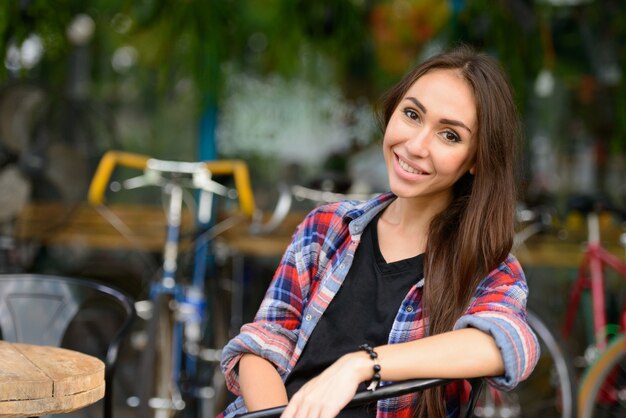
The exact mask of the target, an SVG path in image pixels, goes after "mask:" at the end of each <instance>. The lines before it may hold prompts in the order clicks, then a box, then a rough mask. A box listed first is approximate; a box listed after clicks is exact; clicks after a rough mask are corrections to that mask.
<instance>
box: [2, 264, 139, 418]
mask: <svg viewBox="0 0 626 418" xmlns="http://www.w3.org/2000/svg"><path fill="white" fill-rule="evenodd" d="M87 306H98V307H100V306H102V307H104V309H106V312H111V314H112V315H118V316H119V325H118V326H117V328H116V330H115V331H114V335H113V337H112V338H111V337H107V341H106V345H107V347H106V354H105V355H104V358H103V361H104V363H105V385H106V391H105V395H104V417H105V418H111V417H112V414H113V377H114V374H115V367H116V363H117V357H118V351H119V346H120V343H121V342H122V340H123V338H124V337H125V335H126V333H127V331H128V330H129V328H130V324H131V322H132V321H133V319H134V317H135V307H134V301H133V300H132V299H131V298H130V297H129V296H127V295H126V294H124V293H122V292H121V291H119V290H117V289H114V288H112V287H110V286H107V285H104V284H101V283H97V282H94V281H89V280H86V279H79V278H70V277H61V276H50V275H38V274H0V331H2V339H3V340H6V341H11V342H18V343H26V344H37V345H49V346H56V347H59V346H61V343H62V341H63V337H64V335H65V333H66V331H67V329H68V327H69V326H70V323H71V322H72V320H73V319H74V318H75V317H76V315H77V313H78V312H79V311H80V310H82V309H84V308H85V307H87ZM90 354H91V353H90Z"/></svg>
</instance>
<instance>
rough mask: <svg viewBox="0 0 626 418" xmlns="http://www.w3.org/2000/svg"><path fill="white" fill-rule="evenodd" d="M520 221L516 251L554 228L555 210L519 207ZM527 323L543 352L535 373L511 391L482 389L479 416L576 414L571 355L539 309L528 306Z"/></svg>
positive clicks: (570, 416)
mask: <svg viewBox="0 0 626 418" xmlns="http://www.w3.org/2000/svg"><path fill="white" fill-rule="evenodd" d="M517 218H518V221H519V222H520V223H522V224H524V225H525V226H524V227H523V228H522V229H520V230H519V231H518V232H517V233H516V236H515V240H514V248H513V252H515V251H516V250H517V249H519V248H520V247H521V246H523V245H525V243H526V241H527V240H528V239H529V238H531V237H532V236H534V235H536V234H540V233H543V232H546V231H549V230H550V229H552V222H553V214H552V211H551V210H549V209H548V208H547V207H538V208H534V209H527V208H520V210H519V211H518V214H517ZM527 316H528V324H529V325H530V327H531V328H532V329H533V331H534V332H535V335H536V336H537V339H538V340H539V344H540V347H541V356H540V358H539V361H538V363H537V366H536V367H535V370H534V371H533V373H532V374H531V375H530V376H529V377H528V379H526V380H525V381H523V382H520V384H519V385H518V386H517V387H516V388H515V389H514V390H512V391H511V392H501V391H498V390H496V389H494V388H492V387H489V388H487V389H486V390H484V391H483V393H482V395H481V398H480V399H479V400H478V404H477V406H476V408H475V412H474V413H475V415H476V416H477V417H499V418H513V417H533V418H534V417H542V418H546V417H561V418H573V417H575V416H576V407H577V403H576V397H577V385H576V377H575V372H574V366H573V364H572V361H571V358H570V356H569V355H568V354H567V353H566V351H565V350H564V349H563V347H564V345H563V343H562V341H561V339H560V336H559V335H558V334H557V333H554V332H552V331H551V330H552V329H554V328H553V327H552V326H549V325H548V324H547V323H546V321H545V320H543V319H542V318H541V317H540V316H539V315H538V314H537V313H536V312H533V311H532V310H530V309H527Z"/></svg>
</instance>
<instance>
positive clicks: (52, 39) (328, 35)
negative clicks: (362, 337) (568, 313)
mask: <svg viewBox="0 0 626 418" xmlns="http://www.w3.org/2000/svg"><path fill="white" fill-rule="evenodd" d="M0 36H1V39H0V57H2V65H0V270H1V271H2V272H3V273H15V272H32V273H54V274H61V275H68V276H82V277H89V278H93V279H94V280H103V281H107V282H110V283H112V284H114V285H115V286H118V287H120V288H122V289H123V290H125V291H127V292H128V293H129V294H131V295H132V296H133V297H135V298H137V299H138V300H139V299H142V298H145V297H146V295H147V288H148V287H147V284H146V283H148V282H149V281H150V280H151V279H152V277H153V276H154V275H155V273H156V272H157V270H158V264H159V260H160V257H161V253H162V251H161V249H162V248H163V241H164V236H165V232H164V224H165V221H164V219H163V211H162V210H161V208H160V206H159V205H158V203H159V202H158V199H157V200H156V202H157V204H156V205H153V204H154V195H152V194H150V193H149V192H145V193H144V191H142V192H136V193H130V192H128V191H126V192H124V193H121V194H120V195H119V196H117V195H116V196H115V197H111V202H112V205H114V204H117V205H118V206H117V208H118V209H119V210H118V212H116V213H117V215H118V216H119V217H120V218H122V219H123V221H124V225H125V226H128V228H127V229H128V230H130V235H132V237H131V238H129V237H128V234H126V235H125V234H124V232H123V231H122V232H120V228H114V227H112V226H111V223H110V222H109V221H110V219H109V220H107V219H105V218H104V217H103V216H102V215H101V214H99V213H97V212H95V211H94V210H93V209H90V208H89V205H88V204H87V203H86V199H87V198H86V196H87V190H88V187H89V184H90V182H91V179H92V176H93V174H94V171H95V169H96V166H97V164H98V161H99V160H100V158H101V157H102V155H103V154H104V153H105V152H106V151H109V150H123V151H127V152H132V153H139V154H144V155H148V156H151V157H155V158H159V159H165V160H177V161H198V160H216V159H239V160H243V161H245V162H246V163H247V165H248V167H249V170H250V176H251V180H252V188H253V191H254V197H255V200H256V204H257V206H258V207H259V209H260V211H261V212H262V213H264V214H265V216H266V217H267V216H269V215H268V214H269V213H270V212H271V211H272V209H273V208H274V207H275V205H276V202H277V200H278V198H279V193H278V188H277V185H278V184H279V183H287V184H300V185H305V186H309V187H314V188H318V189H324V190H328V191H333V192H341V193H348V192H350V193H376V192H380V191H384V190H385V189H386V187H387V185H386V180H385V168H384V163H383V161H382V157H381V155H380V150H379V147H380V142H381V137H382V134H381V130H380V127H379V126H378V124H377V121H376V111H377V105H378V99H379V98H380V96H381V94H382V93H383V92H384V91H385V90H386V89H387V88H388V87H390V86H391V85H392V84H393V83H395V82H396V81H397V80H398V79H399V78H400V77H401V76H402V75H403V74H404V72H405V71H406V70H407V69H408V68H410V67H411V66H413V65H414V64H416V63H418V62H420V61H421V60H423V59H424V58H425V57H428V56H430V55H432V54H434V53H436V52H438V51H440V50H441V49H443V48H446V47H448V46H451V45H455V44H458V43H466V44H469V45H472V46H475V47H476V48H478V49H480V50H482V51H484V52H487V53H489V54H491V55H493V56H495V57H496V58H497V59H499V60H500V62H501V63H502V65H503V66H504V68H505V69H506V71H507V72H508V74H509V76H510V80H511V82H512V85H513V87H514V90H515V94H516V100H517V103H518V106H519V109H520V112H521V114H522V117H523V122H524V144H523V147H522V151H521V153H520V154H519V156H518V158H519V163H520V167H521V168H522V170H521V171H522V177H521V185H522V187H521V195H520V207H522V208H529V209H532V208H541V210H542V211H543V212H542V213H544V214H548V215H549V217H550V218H549V220H548V222H547V223H548V224H549V225H550V226H551V227H554V229H552V230H551V231H550V232H548V233H547V234H539V235H537V236H533V237H532V238H531V239H529V241H528V242H526V243H525V245H524V246H522V247H520V250H519V253H518V257H519V258H520V259H521V260H522V262H523V264H524V266H525V269H526V271H527V273H528V276H529V282H530V283H531V289H533V296H532V297H531V301H530V305H531V306H536V307H538V308H539V310H543V311H544V313H545V314H546V315H547V316H548V317H551V318H553V319H554V321H555V322H558V321H559V318H560V315H562V312H563V309H564V306H565V304H566V298H565V293H566V289H567V286H568V285H569V284H570V283H571V281H572V280H573V278H574V276H575V273H574V272H575V269H576V266H577V264H578V263H579V261H580V259H581V254H582V252H581V243H583V242H584V241H585V239H586V234H587V230H586V229H585V224H584V219H583V217H581V216H578V217H577V216H576V215H575V214H572V213H570V209H571V207H572V204H573V203H572V202H574V203H575V202H576V200H577V199H580V196H582V195H586V196H594V197H597V198H600V199H601V200H602V201H604V202H607V205H609V202H610V205H611V206H612V207H615V208H618V210H622V211H623V208H624V207H625V204H626V181H625V180H626V117H625V116H626V80H625V79H624V76H625V75H626V50H625V48H626V2H624V1H622V0H602V1H600V0H316V1H301V0H265V1H255V0H178V1H173V0H80V1H77V0H57V1H54V2H52V1H45V0H7V1H3V2H0ZM155 207H156V209H155ZM291 209H292V210H291V212H290V215H289V216H287V218H286V220H285V222H284V223H283V224H282V225H281V226H280V227H278V228H277V229H276V230H275V231H274V232H273V233H271V234H266V235H265V236H264V237H259V236H250V235H249V231H246V230H245V229H243V228H242V229H241V230H237V229H234V230H233V231H234V232H233V231H230V233H229V235H228V236H227V237H225V238H224V239H220V240H216V245H217V246H216V247H215V248H213V249H212V254H213V255H212V257H211V258H210V263H209V264H210V265H211V266H213V267H211V266H210V267H209V268H208V270H209V271H210V272H211V274H212V275H216V276H219V277H220V280H221V282H220V283H222V284H218V285H215V286H216V288H219V289H222V290H223V288H228V289H230V290H232V289H233V286H240V290H241V292H239V293H238V295H239V296H238V297H239V298H240V299H239V300H238V302H236V301H235V302H232V304H234V305H236V306H238V309H239V311H237V312H235V313H233V312H232V311H228V310H225V311H220V312H222V313H221V314H220V315H222V316H225V317H227V319H225V320H224V319H223V321H225V322H227V323H228V329H229V330H226V331H224V335H223V336H222V337H223V338H226V337H227V336H228V334H229V333H230V334H232V333H233V332H234V331H233V330H234V329H236V328H237V326H238V325H239V324H240V322H241V321H243V320H249V319H250V318H251V316H252V315H253V314H254V312H255V310H256V307H257V306H258V302H259V301H260V298H261V297H262V294H263V290H264V288H265V287H266V286H267V284H268V282H269V280H270V279H271V275H272V272H273V269H274V268H275V266H276V263H277V262H278V258H279V257H280V254H281V252H282V250H283V249H284V246H285V245H286V243H287V242H288V239H289V236H290V234H291V232H292V231H293V227H294V226H295V224H296V223H297V220H299V219H301V218H302V216H304V214H305V212H306V210H308V208H306V207H305V206H302V207H301V208H300V207H298V206H297V205H296V206H292V208H291ZM528 219H530V218H528ZM528 219H526V221H527V220H528ZM522 221H524V219H522V220H521V221H520V222H521V223H522ZM602 227H603V235H602V236H603V238H605V240H606V246H607V247H608V248H609V249H610V250H611V251H612V252H613V253H615V254H618V255H619V256H620V257H622V256H623V254H624V253H623V248H621V247H620V244H619V237H620V234H621V233H622V232H623V231H624V229H623V228H624V226H623V221H622V220H621V219H618V218H617V217H616V216H614V215H611V216H608V217H606V218H603V219H602ZM127 232H128V231H127ZM222 238H223V237H222ZM257 240H258V241H257ZM183 267H184V266H183ZM234 272H235V273H234ZM235 275H237V277H239V279H237V280H238V281H237V282H236V283H234V284H233V282H232V280H233V277H234V276H235ZM224 282H227V283H226V284H224ZM228 283H230V284H228ZM618 285H621V283H619V282H618ZM622 287H623V286H622ZM216 288H214V289H213V290H214V291H215V292H220V291H222V290H219V289H218V290H215V289H216ZM557 295H558V297H555V296H557ZM228 297H230V296H228ZM220 309H221V308H220ZM224 309H226V308H224ZM228 309H233V306H230V305H229V307H228ZM224 312H226V313H224ZM218 316H219V315H218ZM233 318H235V319H233ZM141 328H142V327H141V325H138V326H137V329H138V332H139V331H141ZM223 338H222V339H223ZM128 344H129V347H128V348H127V351H128V352H129V353H130V354H128V356H129V358H131V359H133V358H135V357H134V356H136V355H137V354H136V353H135V354H133V353H134V352H133V347H131V345H132V344H131V343H130V342H129V343H128ZM139 346H141V344H140V343H139ZM139 351H140V350H139ZM129 362H130V363H132V361H129ZM124 370H126V372H127V373H128V377H127V378H126V379H127V380H124V379H125V378H124V375H123V372H122V376H121V377H120V380H121V383H120V384H121V386H122V389H121V390H120V391H119V392H120V394H119V398H120V400H119V403H120V405H122V404H124V399H126V397H129V396H131V395H132V392H133V389H132V385H131V384H130V383H129V382H128V380H132V375H133V373H134V371H133V369H132V367H127V368H126V369H124ZM120 408H122V407H121V406H120Z"/></svg>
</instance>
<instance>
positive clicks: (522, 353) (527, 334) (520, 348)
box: [454, 255, 539, 390]
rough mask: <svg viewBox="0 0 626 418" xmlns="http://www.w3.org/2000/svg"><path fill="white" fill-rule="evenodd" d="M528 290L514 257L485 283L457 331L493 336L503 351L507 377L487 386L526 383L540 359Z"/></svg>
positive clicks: (488, 277) (480, 286)
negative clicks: (529, 317)
mask: <svg viewBox="0 0 626 418" xmlns="http://www.w3.org/2000/svg"><path fill="white" fill-rule="evenodd" d="M527 298H528V286H527V284H526V279H525V277H524V273H523V271H522V268H521V266H520V265H519V263H518V261H517V260H516V259H515V257H513V256H512V255H510V256H509V257H508V258H507V259H506V260H505V261H504V262H503V263H502V264H500V265H499V266H498V267H497V268H496V269H494V270H493V271H492V272H491V273H490V274H489V275H488V276H487V277H486V278H485V279H483V280H482V282H481V283H480V284H479V285H478V288H477V290H476V292H475V294H474V298H473V299H472V302H471V303H470V306H469V307H468V309H467V310H466V312H465V314H464V315H463V316H462V317H461V318H460V319H459V320H458V321H457V323H456V325H455V326H454V328H455V329H463V328H468V327H471V328H476V329H479V330H481V331H484V332H485V333H487V334H489V335H491V336H492V337H493V338H494V340H495V342H496V345H497V347H498V349H499V350H500V354H501V356H502V360H503V362H504V373H503V374H501V375H498V376H495V377H493V378H490V379H487V382H488V383H489V384H490V385H492V386H494V387H496V388H498V389H501V390H511V389H513V388H514V387H515V386H516V385H517V384H518V383H519V382H520V381H522V380H524V379H526V378H527V377H528V376H529V375H530V373H531V372H532V371H533V369H534V368H535V365H536V364H537V360H538V359H539V343H538V342H537V337H536V336H535V334H534V332H533V331H532V330H531V328H530V326H529V325H528V320H527V317H526V300H527Z"/></svg>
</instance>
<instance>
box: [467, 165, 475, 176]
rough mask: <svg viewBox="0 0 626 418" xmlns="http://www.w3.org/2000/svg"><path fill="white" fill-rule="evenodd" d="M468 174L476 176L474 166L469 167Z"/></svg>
mask: <svg viewBox="0 0 626 418" xmlns="http://www.w3.org/2000/svg"><path fill="white" fill-rule="evenodd" d="M469 173H470V174H471V175H472V176H473V175H475V174H476V166H475V165H473V166H471V167H470V169H469Z"/></svg>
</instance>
